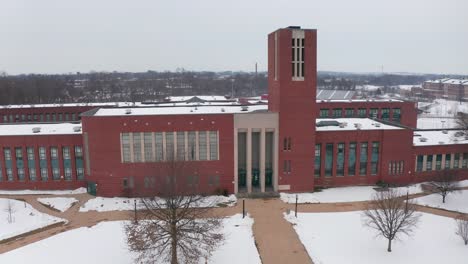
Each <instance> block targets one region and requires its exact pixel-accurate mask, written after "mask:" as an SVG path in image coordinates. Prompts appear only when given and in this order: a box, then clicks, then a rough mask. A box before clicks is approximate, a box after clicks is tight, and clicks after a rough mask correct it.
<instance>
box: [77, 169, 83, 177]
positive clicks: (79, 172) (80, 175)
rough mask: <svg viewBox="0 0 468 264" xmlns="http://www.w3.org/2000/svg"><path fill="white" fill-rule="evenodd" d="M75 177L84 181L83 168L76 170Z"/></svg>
mask: <svg viewBox="0 0 468 264" xmlns="http://www.w3.org/2000/svg"><path fill="white" fill-rule="evenodd" d="M76 177H77V179H78V180H83V179H84V169H83V168H76Z"/></svg>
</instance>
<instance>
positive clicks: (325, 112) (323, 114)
mask: <svg viewBox="0 0 468 264" xmlns="http://www.w3.org/2000/svg"><path fill="white" fill-rule="evenodd" d="M328 111H329V110H328V109H320V117H328Z"/></svg>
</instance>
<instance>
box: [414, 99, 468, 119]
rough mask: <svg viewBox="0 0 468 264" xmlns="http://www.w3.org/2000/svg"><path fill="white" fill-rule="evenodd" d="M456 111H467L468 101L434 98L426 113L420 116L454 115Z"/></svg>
mask: <svg viewBox="0 0 468 264" xmlns="http://www.w3.org/2000/svg"><path fill="white" fill-rule="evenodd" d="M457 112H465V113H467V112H468V103H467V102H462V103H460V102H458V101H452V100H446V99H436V100H434V104H433V106H432V107H431V108H429V109H428V113H425V114H423V115H422V116H440V117H447V116H452V117H453V116H454V115H455V114H456V113H457Z"/></svg>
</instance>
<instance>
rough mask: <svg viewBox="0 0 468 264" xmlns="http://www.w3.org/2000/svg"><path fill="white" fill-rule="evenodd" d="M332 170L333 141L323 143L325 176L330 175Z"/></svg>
mask: <svg viewBox="0 0 468 264" xmlns="http://www.w3.org/2000/svg"><path fill="white" fill-rule="evenodd" d="M332 170H333V143H327V144H326V145H325V177H330V176H331V175H332Z"/></svg>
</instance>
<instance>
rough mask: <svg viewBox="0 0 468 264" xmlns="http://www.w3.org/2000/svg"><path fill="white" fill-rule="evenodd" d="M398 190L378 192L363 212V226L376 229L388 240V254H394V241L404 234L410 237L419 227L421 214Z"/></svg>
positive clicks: (379, 234) (378, 233)
mask: <svg viewBox="0 0 468 264" xmlns="http://www.w3.org/2000/svg"><path fill="white" fill-rule="evenodd" d="M401 196H402V194H401V193H399V192H398V191H397V190H394V189H388V190H385V191H381V192H377V193H375V194H374V196H373V197H372V201H371V202H370V203H369V205H368V207H367V209H366V210H364V212H363V224H364V226H366V227H369V228H371V229H375V230H376V231H377V235H378V236H382V237H385V238H386V239H387V240H388V248H387V251H388V252H392V241H393V240H394V239H398V238H399V237H400V235H402V234H404V235H407V236H410V235H411V234H412V233H413V230H414V229H415V228H416V227H417V224H418V222H419V218H420V214H418V213H417V212H416V208H415V205H414V204H410V203H409V201H408V200H406V201H405V199H403V198H401Z"/></svg>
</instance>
